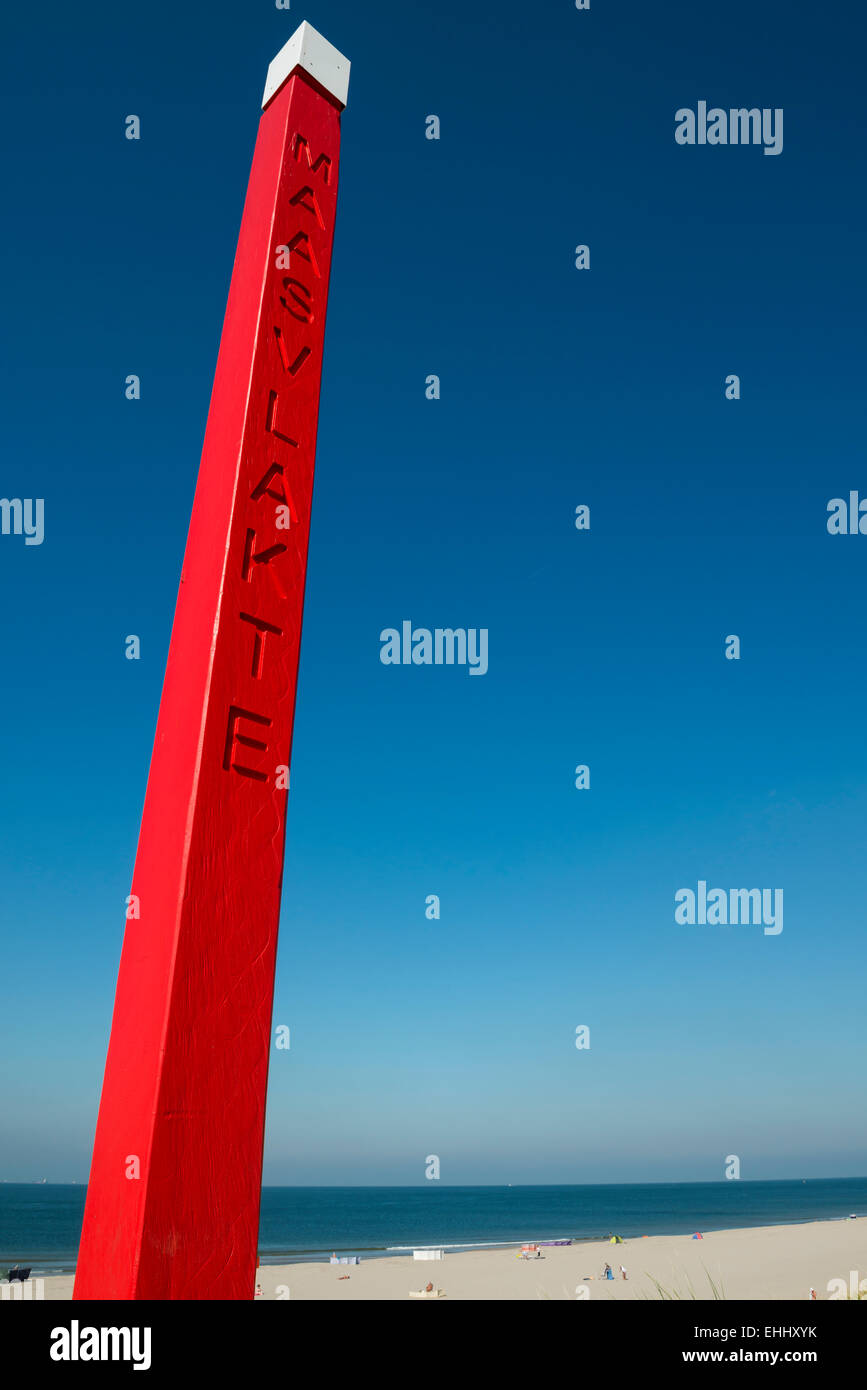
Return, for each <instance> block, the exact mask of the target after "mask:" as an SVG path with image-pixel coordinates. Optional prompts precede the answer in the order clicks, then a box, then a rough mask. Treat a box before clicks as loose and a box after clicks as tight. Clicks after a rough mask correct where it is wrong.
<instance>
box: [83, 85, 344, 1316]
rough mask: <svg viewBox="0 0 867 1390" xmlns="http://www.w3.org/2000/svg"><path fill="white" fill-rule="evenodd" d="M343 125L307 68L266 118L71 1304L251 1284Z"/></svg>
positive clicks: (208, 436) (150, 797)
mask: <svg viewBox="0 0 867 1390" xmlns="http://www.w3.org/2000/svg"><path fill="white" fill-rule="evenodd" d="M339 142H340V119H339V108H338V107H337V106H336V105H335V104H333V103H332V101H331V100H330V99H329V98H328V97H327V96H325V95H324V94H323V93H322V91H321V89H319V88H317V87H316V85H315V84H314V83H313V82H312V81H310V80H309V79H308V78H307V77H305V76H304V75H303V74H300V73H298V74H296V75H295V76H293V77H291V78H290V79H289V81H288V82H287V83H286V84H285V85H284V86H283V87H282V88H281V90H280V91H279V92H278V94H277V95H276V97H275V98H274V99H273V101H272V102H271V103H270V105H269V106H268V107H267V109H266V110H265V111H264V112H263V114H262V119H261V123H260V126H259V133H258V138H257V141H256V149H255V154H254V157H253V166H252V171H251V174H250V183H249V188H248V191H247V200H246V204H245V207H244V216H243V221H242V224H241V231H240V236H239V240H238V249H237V254H236V257H235V266H234V270H233V273H232V283H231V288H230V291H229V299H228V304H227V308H226V316H225V320H224V324H223V336H222V340H221V343H220V352H219V357H218V361H217V369H216V375H215V379H214V388H213V393H212V396H211V405H210V411H209V415H208V424H207V430H206V433H205V442H204V449H203V453H202V462H201V467H200V471H199V478H198V483H197V486H196V495H195V501H194V505H193V513H192V519H191V522H190V531H189V537H188V540H187V549H186V554H185V557H184V567H183V573H182V576H181V583H180V591H179V594H178V602H177V608H176V611H175V621H174V627H173V630H172V638H171V645H170V648H169V656H168V664H167V668H166V675H165V683H164V686H163V694H162V701H161V704H160V712H159V720H158V724H157V731H156V740H155V744H154V751H153V757H152V760H151V768H150V775H149V778H148V786H147V794H146V798H145V805H144V812H143V816H142V825H141V834H140V838H139V845H138V854H137V856H136V864H135V872H134V876H133V884H132V894H133V895H134V897H137V898H138V899H139V900H140V917H139V918H138V919H137V920H136V919H135V918H133V919H131V920H129V921H128V922H127V925H126V933H125V936H124V943H123V952H122V956H121V962H120V972H119V977H118V984H117V994H116V998H115V1007H114V1018H113V1021H112V1029H111V1039H110V1043H109V1049H108V1058H107V1062H106V1069H105V1079H104V1083H103V1090H102V1100H101V1104H100V1109H99V1119H98V1122H97V1129H96V1139H95V1144H94V1152H93V1163H92V1167H91V1173H90V1183H89V1186H88V1192H87V1203H86V1207H85V1213H84V1226H83V1230H82V1236H81V1246H80V1249H79V1258H78V1267H77V1271H76V1279H75V1297H76V1298H77V1299H90V1298H98V1299H248V1298H252V1297H253V1294H254V1286H255V1267H256V1242H257V1233H258V1221H259V1196H260V1188H261V1176H262V1173H261V1170H262V1143H263V1131H264V1119H265V1090H266V1083H267V1074H268V1057H269V1050H270V1047H269V1042H270V1028H271V1008H272V996H273V985H274V963H275V953H276V946H277V922H278V914H279V907H280V892H281V880H282V873H283V844H284V833H285V818H286V795H287V793H286V791H285V790H281V789H279V788H278V785H277V783H278V768H280V767H281V766H282V767H285V766H287V765H288V763H289V755H290V747H291V740H292V721H293V715H294V707H295V685H296V678H297V672H298V654H299V645H300V640H301V618H302V608H303V601H304V582H305V575H306V565H307V541H308V535H309V525H310V506H311V499H312V490H313V465H314V456H315V446H316V425H317V415H318V409H319V387H320V377H321V368H322V346H323V335H324V329H325V309H326V302H327V297H328V278H329V269H330V262H331V246H332V238H333V232H334V219H335V212H336V202H337V172H338V153H339ZM280 245H288V246H290V248H291V250H290V257H289V268H288V269H280V268H278V267H277V264H276V256H275V251H276V248H277V247H278V246H280ZM284 505H285V506H286V507H288V508H289V509H290V513H286V512H283V513H279V512H278V509H279V508H280V507H281V506H284ZM290 514H291V525H290V526H289V529H281V527H280V526H279V525H278V522H279V521H281V520H283V521H285V520H286V519H287V516H288V515H290ZM284 781H285V778H284ZM133 1158H137V1159H138V1162H139V1165H140V1169H139V1171H140V1176H138V1177H135V1176H130V1174H132V1173H134V1172H135V1167H134V1164H133V1162H132V1159H133Z"/></svg>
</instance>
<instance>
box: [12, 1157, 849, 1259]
mask: <svg viewBox="0 0 867 1390" xmlns="http://www.w3.org/2000/svg"><path fill="white" fill-rule="evenodd" d="M86 1192H87V1187H86V1185H85V1184H84V1183H65V1184H61V1183H57V1184H52V1183H39V1182H31V1183H12V1182H0V1273H5V1270H6V1268H8V1267H9V1266H11V1265H13V1264H16V1263H17V1264H23V1265H30V1266H31V1268H32V1270H33V1273H34V1274H35V1275H37V1276H39V1277H42V1276H45V1275H51V1274H60V1273H68V1272H70V1271H71V1270H73V1269H74V1268H75V1261H76V1256H77V1250H78V1241H79V1236H80V1232H81V1218H82V1214H83V1211H84V1201H85V1196H86ZM853 1215H854V1216H859V1217H862V1216H865V1215H867V1177H856V1178H809V1179H797V1178H795V1179H786V1180H782V1181H774V1180H770V1181H747V1180H744V1179H740V1180H731V1181H726V1180H724V1179H723V1180H720V1181H717V1182H693V1183H661V1182H655V1183H592V1184H548V1185H536V1184H518V1183H516V1184H513V1185H508V1186H506V1185H502V1184H499V1185H497V1186H449V1185H446V1184H442V1183H438V1182H437V1183H435V1182H429V1183H425V1184H424V1185H423V1186H405V1187H394V1186H390V1187H377V1186H363V1187H282V1186H281V1187H263V1189H262V1206H261V1213H260V1223H259V1257H260V1261H261V1263H262V1264H263V1265H266V1264H292V1263H296V1262H305V1261H310V1260H321V1259H323V1258H327V1257H328V1256H329V1255H330V1254H331V1253H336V1254H339V1255H359V1256H361V1257H363V1258H368V1259H370V1258H377V1257H382V1256H385V1255H388V1254H392V1255H393V1254H401V1253H406V1252H408V1251H409V1250H411V1249H412V1248H413V1247H419V1246H424V1245H439V1246H444V1247H446V1248H448V1247H451V1248H452V1249H455V1250H457V1249H478V1248H482V1247H485V1246H490V1245H504V1246H507V1245H519V1244H520V1243H521V1242H522V1241H526V1240H557V1239H571V1240H573V1241H579V1242H580V1241H591V1240H601V1239H605V1238H607V1237H608V1236H610V1235H612V1234H617V1235H620V1236H622V1237H623V1238H624V1239H625V1240H630V1239H633V1240H634V1239H640V1238H641V1237H642V1236H645V1235H646V1236H654V1235H682V1234H689V1233H691V1232H694V1231H702V1232H704V1231H719V1230H732V1229H737V1228H739V1227H753V1226H785V1225H796V1224H801V1223H804V1222H808V1221H835V1220H847V1219H848V1218H849V1217H850V1216H853Z"/></svg>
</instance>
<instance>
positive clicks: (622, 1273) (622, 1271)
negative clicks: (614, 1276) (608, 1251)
mask: <svg viewBox="0 0 867 1390" xmlns="http://www.w3.org/2000/svg"><path fill="white" fill-rule="evenodd" d="M620 1277H621V1279H625V1278H626V1265H621V1266H620Z"/></svg>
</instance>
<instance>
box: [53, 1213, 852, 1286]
mask: <svg viewBox="0 0 867 1390" xmlns="http://www.w3.org/2000/svg"><path fill="white" fill-rule="evenodd" d="M542 1256H543V1258H541V1259H538V1260H537V1259H531V1260H521V1259H518V1258H517V1255H516V1251H515V1250H514V1249H497V1250H469V1251H463V1252H460V1253H456V1254H446V1256H445V1258H444V1259H443V1260H436V1261H427V1260H425V1261H416V1260H413V1258H412V1256H411V1255H398V1256H389V1257H386V1258H383V1259H370V1260H362V1263H361V1264H360V1265H331V1264H325V1263H310V1264H292V1265H263V1266H262V1267H261V1269H260V1270H259V1285H260V1287H261V1290H262V1295H261V1296H262V1298H264V1299H277V1298H281V1299H286V1298H287V1297H288V1298H290V1299H329V1300H335V1301H342V1302H347V1301H348V1302H353V1301H356V1300H359V1299H361V1300H365V1299H384V1300H392V1299H397V1300H406V1299H408V1298H409V1292H410V1290H411V1289H420V1288H422V1287H423V1286H424V1285H425V1284H426V1283H427V1282H428V1281H432V1282H433V1283H434V1285H435V1286H437V1287H439V1288H441V1289H443V1290H444V1291H445V1294H446V1297H447V1298H451V1299H483V1300H500V1299H504V1300H513V1299H515V1300H522V1299H531V1300H532V1299H570V1300H574V1299H575V1298H576V1297H578V1296H579V1295H578V1294H577V1290H578V1289H579V1288H580V1287H582V1286H583V1288H585V1289H587V1290H588V1291H589V1293H588V1294H587V1295H581V1297H589V1299H590V1300H591V1301H592V1300H596V1299H607V1300H614V1301H615V1302H619V1301H622V1300H624V1299H625V1300H626V1301H630V1300H634V1299H640V1300H644V1299H651V1300H654V1299H656V1300H658V1299H659V1297H660V1293H659V1291H658V1289H657V1288H656V1286H655V1284H654V1280H657V1281H658V1283H659V1284H660V1285H662V1286H663V1287H664V1288H665V1290H666V1291H667V1293H668V1294H670V1295H679V1296H680V1297H681V1298H686V1299H691V1298H692V1297H693V1296H694V1297H695V1298H696V1299H701V1300H703V1299H713V1298H714V1292H713V1288H712V1287H711V1280H712V1281H713V1283H714V1284H715V1285H716V1286H717V1289H719V1290H720V1291H721V1293H722V1295H723V1296H724V1297H725V1298H726V1299H740V1298H743V1299H756V1300H762V1299H767V1300H796V1301H807V1300H809V1297H810V1288H811V1286H812V1287H813V1288H814V1289H815V1290H816V1293H817V1295H818V1297H819V1299H820V1300H826V1299H828V1298H830V1296H831V1295H830V1292H829V1290H828V1283H829V1281H830V1280H832V1279H842V1280H844V1281H845V1282H846V1285H847V1287H848V1286H849V1284H850V1271H853V1270H856V1271H858V1275H857V1277H858V1280H862V1279H864V1280H867V1220H864V1219H861V1220H857V1221H811V1222H808V1223H806V1224H804V1225H799V1226H759V1227H753V1228H752V1229H748V1230H734V1231H712V1232H706V1233H704V1234H703V1239H702V1240H693V1239H692V1237H691V1236H687V1235H681V1236H649V1237H645V1238H644V1239H638V1240H626V1241H624V1243H623V1244H622V1245H610V1244H609V1243H608V1242H607V1241H605V1242H603V1241H595V1242H588V1243H586V1244H581V1245H571V1246H562V1247H556V1246H554V1247H552V1246H549V1247H547V1248H544V1249H543V1250H542ZM606 1261H607V1262H608V1263H609V1264H610V1265H611V1267H612V1269H613V1270H614V1273H615V1279H614V1280H613V1281H610V1280H603V1279H601V1278H600V1275H601V1272H602V1269H603V1266H604V1265H605V1263H606ZM621 1264H623V1265H625V1266H626V1271H627V1275H628V1278H627V1279H626V1280H623V1279H622V1278H621V1277H620V1266H621ZM345 1275H348V1276H349V1278H341V1276H345ZM71 1297H72V1275H57V1276H54V1277H51V1278H47V1279H46V1280H45V1298H46V1299H68V1298H71Z"/></svg>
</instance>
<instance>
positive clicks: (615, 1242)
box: [608, 1236, 623, 1245]
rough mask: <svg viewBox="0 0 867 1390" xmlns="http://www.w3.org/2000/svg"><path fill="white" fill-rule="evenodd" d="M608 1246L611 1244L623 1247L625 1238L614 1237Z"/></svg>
mask: <svg viewBox="0 0 867 1390" xmlns="http://www.w3.org/2000/svg"><path fill="white" fill-rule="evenodd" d="M608 1244H609V1245H622V1244H623V1237H622V1236H612V1237H611V1239H610V1241H609V1242H608Z"/></svg>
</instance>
